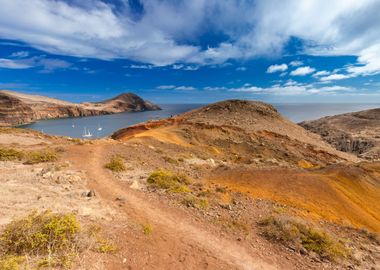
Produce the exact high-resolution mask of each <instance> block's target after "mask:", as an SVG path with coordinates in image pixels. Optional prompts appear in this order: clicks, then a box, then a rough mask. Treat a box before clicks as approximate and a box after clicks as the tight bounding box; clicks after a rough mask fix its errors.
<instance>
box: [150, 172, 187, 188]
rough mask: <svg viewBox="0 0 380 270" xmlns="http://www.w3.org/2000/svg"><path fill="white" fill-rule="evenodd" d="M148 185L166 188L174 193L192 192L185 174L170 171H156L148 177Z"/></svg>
mask: <svg viewBox="0 0 380 270" xmlns="http://www.w3.org/2000/svg"><path fill="white" fill-rule="evenodd" d="M147 182H148V185H149V186H150V187H153V188H157V189H165V190H167V191H169V192H173V193H186V192H190V191H191V190H190V188H189V187H188V185H189V184H190V181H189V179H188V178H187V177H186V176H185V175H179V174H175V173H172V172H169V171H164V170H157V171H154V172H153V173H152V174H151V175H150V176H149V177H148V179H147Z"/></svg>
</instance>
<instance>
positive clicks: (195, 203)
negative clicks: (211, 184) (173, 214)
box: [182, 195, 209, 210]
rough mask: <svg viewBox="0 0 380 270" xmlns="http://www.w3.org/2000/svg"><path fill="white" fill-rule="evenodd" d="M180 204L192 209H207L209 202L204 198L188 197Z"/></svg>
mask: <svg viewBox="0 0 380 270" xmlns="http://www.w3.org/2000/svg"><path fill="white" fill-rule="evenodd" d="M182 204H183V205H185V206H187V207H194V208H197V209H203V210H205V209H207V208H208V206H209V202H208V200H207V199H206V198H198V197H195V196H193V195H188V196H186V197H185V198H183V200H182Z"/></svg>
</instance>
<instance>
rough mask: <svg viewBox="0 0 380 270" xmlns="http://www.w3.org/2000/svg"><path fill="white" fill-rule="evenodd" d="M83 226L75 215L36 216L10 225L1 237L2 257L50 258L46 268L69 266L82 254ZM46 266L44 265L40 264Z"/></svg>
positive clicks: (39, 214) (46, 213)
mask: <svg viewBox="0 0 380 270" xmlns="http://www.w3.org/2000/svg"><path fill="white" fill-rule="evenodd" d="M79 231H80V225H79V223H78V221H77V219H76V216H75V215H74V214H54V213H52V212H50V211H45V212H42V213H37V212H33V213H32V214H30V215H28V216H27V217H25V218H22V219H19V220H15V221H13V222H11V223H10V224H8V225H7V226H6V228H5V230H4V231H3V232H2V234H1V235H0V254H2V256H1V257H2V258H3V257H5V258H6V257H7V256H25V255H29V256H37V255H38V256H41V255H42V256H47V258H46V259H43V261H45V264H47V265H48V266H50V265H57V266H64V267H66V266H68V265H70V263H71V261H72V257H73V255H75V254H76V253H77V251H78V233H79ZM40 264H41V265H43V264H44V263H43V262H40Z"/></svg>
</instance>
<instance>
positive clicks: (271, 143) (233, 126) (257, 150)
mask: <svg viewBox="0 0 380 270" xmlns="http://www.w3.org/2000/svg"><path fill="white" fill-rule="evenodd" d="M133 136H134V137H149V136H151V137H155V138H159V139H160V140H163V141H166V142H172V143H176V144H182V145H188V146H191V147H195V148H204V147H205V146H207V148H208V149H209V150H210V151H211V152H216V153H219V154H221V155H225V156H226V158H228V159H237V160H238V161H239V162H241V163H257V164H258V165H265V164H272V165H273V164H277V165H278V164H282V165H284V166H310V167H313V166H324V165H326V164H330V163H335V162H341V161H354V160H355V157H353V156H352V155H348V154H345V153H342V152H339V151H337V150H335V149H333V148H332V147H331V146H330V145H328V144H326V143H325V142H323V141H322V140H321V138H320V137H319V136H318V135H316V134H313V133H311V132H308V131H307V130H305V129H303V128H302V127H300V126H298V125H296V124H294V123H292V122H291V121H289V120H287V119H286V118H284V117H282V116H281V115H280V114H279V113H278V112H277V111H276V109H275V108H274V107H273V106H271V105H268V104H265V103H262V102H255V101H243V100H229V101H223V102H218V103H215V104H211V105H208V106H205V107H203V108H200V109H197V110H193V111H191V112H188V113H185V114H182V115H179V116H177V117H174V118H170V119H165V120H160V121H152V122H149V123H144V124H139V125H136V126H132V127H128V128H126V129H122V130H120V131H118V132H116V133H115V134H114V135H113V138H115V139H122V140H123V139H129V138H130V137H133ZM300 164H301V165H300Z"/></svg>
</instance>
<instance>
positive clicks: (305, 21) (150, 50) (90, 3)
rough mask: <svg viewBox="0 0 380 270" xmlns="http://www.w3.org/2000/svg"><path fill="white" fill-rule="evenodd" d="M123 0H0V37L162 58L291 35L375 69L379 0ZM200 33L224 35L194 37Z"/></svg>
mask: <svg viewBox="0 0 380 270" xmlns="http://www.w3.org/2000/svg"><path fill="white" fill-rule="evenodd" d="M128 2H129V1H126V0H123V1H119V5H123V7H122V8H119V9H118V10H117V11H116V9H115V8H114V7H113V5H112V4H107V3H106V2H105V1H100V0H86V1H65V2H64V1H59V0H56V1H49V0H28V1H25V0H12V1H9V0H0V6H1V9H0V38H2V39H8V40H18V41H22V42H25V43H27V44H30V45H31V46H33V47H35V48H38V49H40V50H43V51H46V52H50V53H55V54H62V55H71V56H77V57H89V58H100V59H115V58H123V59H130V60H134V61H138V62H145V63H149V64H153V65H158V66H163V65H170V64H174V63H195V64H199V65H205V64H221V63H223V62H225V61H227V60H228V59H249V58H253V57H256V56H271V57H273V56H279V55H281V54H282V53H283V49H284V47H285V45H286V44H287V43H288V42H289V40H290V39H291V38H292V37H296V38H299V39H301V40H304V41H306V42H305V43H304V44H303V45H304V48H305V50H304V51H303V52H302V53H305V54H313V55H354V56H358V57H359V58H358V65H355V66H352V67H351V68H350V69H349V71H348V72H349V73H352V74H353V76H366V75H370V74H377V73H378V72H380V64H379V63H380V49H379V47H380V45H379V44H380V16H378V11H379V10H380V1H378V0H361V1H355V0H331V1H329V5H326V3H325V2H324V1H320V0H309V1H298V0H289V1H278V0H266V1H255V2H253V1H249V0H243V1H240V0H228V1H220V0H198V1H185V0H178V1H172V0H161V1H148V0H141V3H142V5H143V7H144V11H143V12H142V13H141V14H138V16H136V14H134V13H133V10H131V8H130V7H129V4H128ZM25 14H27V16H25ZM321 14H323V20H322V19H321ZM236 18H239V19H236ZM207 33H221V34H223V35H224V36H226V39H225V40H224V41H223V42H220V43H219V44H216V45H215V46H213V47H209V48H206V49H202V47H200V46H196V45H193V44H196V43H195V42H193V41H197V40H199V39H200V37H202V36H204V35H205V34H207Z"/></svg>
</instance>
